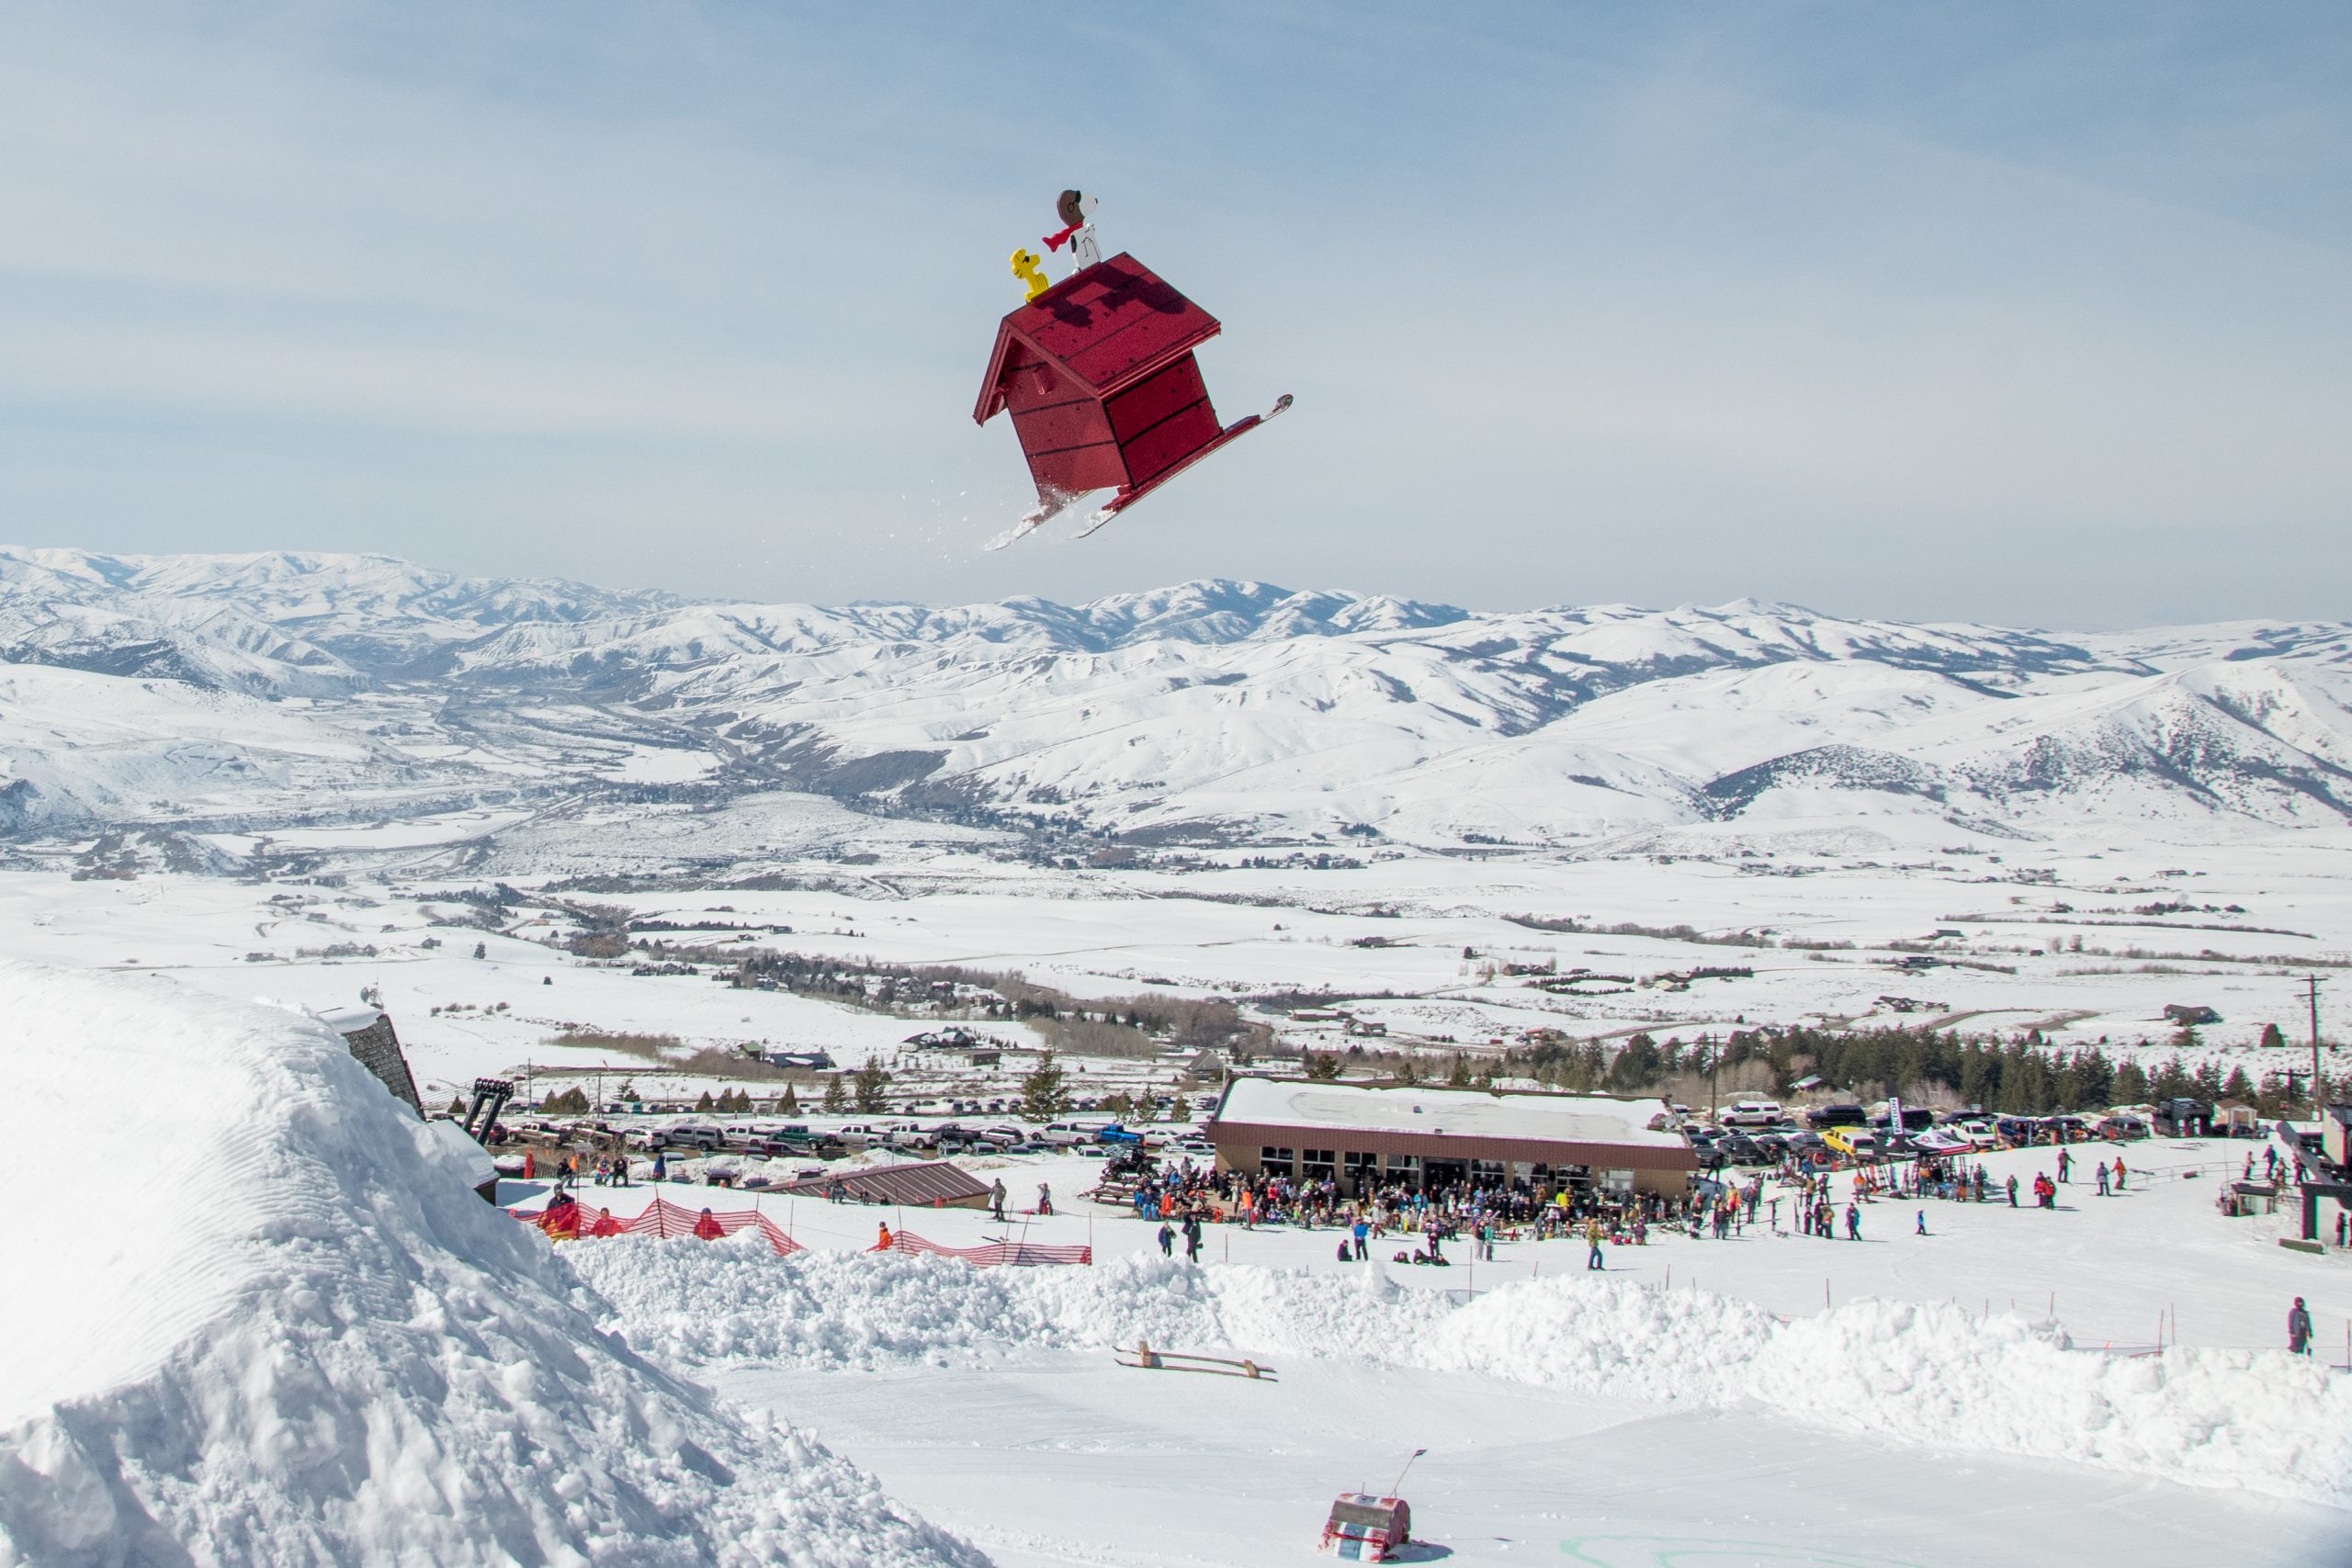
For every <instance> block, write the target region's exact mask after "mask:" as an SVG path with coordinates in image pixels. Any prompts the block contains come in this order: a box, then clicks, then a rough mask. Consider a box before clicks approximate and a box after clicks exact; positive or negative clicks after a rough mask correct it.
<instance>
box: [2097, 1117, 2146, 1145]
mask: <svg viewBox="0 0 2352 1568" xmlns="http://www.w3.org/2000/svg"><path fill="white" fill-rule="evenodd" d="M2098 1135H2099V1136H2100V1137H2102V1138H2113V1139H2116V1140H2118V1141H2121V1140H2124V1139H2129V1138H2144V1137H2146V1136H2147V1135H2148V1123H2147V1122H2144V1121H2143V1120H2142V1119H2141V1118H2139V1117H2137V1116H2109V1117H2107V1118H2105V1119H2103V1120H2102V1121H2101V1122H2099V1124H2098Z"/></svg>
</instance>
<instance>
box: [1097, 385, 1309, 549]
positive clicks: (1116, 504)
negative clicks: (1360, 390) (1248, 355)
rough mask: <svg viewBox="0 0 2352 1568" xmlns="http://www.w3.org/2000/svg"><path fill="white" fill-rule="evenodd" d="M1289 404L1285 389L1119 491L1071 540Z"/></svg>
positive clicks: (1106, 520)
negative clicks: (1173, 463) (1181, 457)
mask: <svg viewBox="0 0 2352 1568" xmlns="http://www.w3.org/2000/svg"><path fill="white" fill-rule="evenodd" d="M1290 405H1291V395H1290V394H1289V393H1288V392H1284V393H1283V395H1282V396H1281V397H1279V398H1276V399H1275V400H1274V406H1273V407H1272V408H1270V409H1268V410H1267V411H1266V412H1264V413H1259V414H1251V415H1250V417H1249V418H1248V419H1245V420H1242V421H1241V422H1240V423H1238V424H1234V425H1232V426H1230V427H1228V428H1227V430H1226V431H1225V432H1224V433H1223V434H1220V435H1219V436H1217V438H1216V440H1214V441H1212V442H1209V443H1208V444H1207V445H1206V446H1203V447H1202V448H1201V449H1200V450H1199V451H1197V452H1195V453H1193V455H1192V457H1187V458H1185V459H1184V461H1183V462H1182V463H1179V464H1177V465H1176V466H1175V468H1170V469H1168V470H1167V471H1166V472H1164V473H1160V474H1158V475H1155V476H1154V477H1153V478H1152V479H1149V480H1148V481H1146V482H1145V483H1144V484H1143V485H1142V486H1141V487H1140V488H1138V489H1136V490H1132V491H1121V492H1120V493H1119V495H1118V496H1117V497H1115V498H1114V500H1113V501H1112V502H1111V504H1110V505H1108V506H1106V507H1104V508H1103V509H1102V510H1101V511H1100V512H1097V513H1094V514H1093V515H1092V516H1091V517H1089V518H1087V520H1086V522H1085V524H1084V525H1081V526H1080V528H1079V530H1078V531H1077V532H1076V533H1075V534H1072V535H1071V536H1070V537H1071V538H1073V539H1083V538H1085V537H1087V536H1090V535H1091V534H1093V533H1095V532H1096V531H1097V530H1099V529H1100V528H1101V527H1102V526H1103V525H1104V524H1105V523H1108V522H1109V521H1111V519H1112V518H1114V517H1116V516H1117V515H1118V514H1119V513H1122V512H1125V510H1126V509H1127V508H1128V507H1130V506H1133V505H1134V504H1135V503H1136V502H1138V501H1141V500H1142V499H1143V498H1144V497H1145V496H1146V495H1148V494H1149V493H1150V492H1151V491H1154V490H1157V489H1158V488H1159V486H1160V485H1161V484H1162V483H1164V482H1165V481H1167V480H1168V479H1172V478H1174V477H1175V475H1176V474H1177V472H1178V471H1179V470H1181V469H1182V468H1189V467H1191V466H1192V465H1193V463H1194V462H1197V461H1198V460H1199V459H1201V458H1202V457H1206V456H1207V455H1208V454H1209V453H1211V452H1214V451H1216V449H1217V448H1218V447H1219V446H1224V445H1225V444H1226V443H1227V442H1228V441H1230V440H1232V439H1233V438H1234V437H1235V436H1237V435H1242V434H1248V433H1249V432H1250V431H1252V430H1255V429H1257V428H1258V426H1260V425H1261V424H1263V423H1266V422H1267V421H1268V420H1270V419H1272V418H1273V417H1274V416H1275V415H1277V414H1279V413H1281V412H1283V411H1284V410H1285V409H1288V408H1289V407H1290Z"/></svg>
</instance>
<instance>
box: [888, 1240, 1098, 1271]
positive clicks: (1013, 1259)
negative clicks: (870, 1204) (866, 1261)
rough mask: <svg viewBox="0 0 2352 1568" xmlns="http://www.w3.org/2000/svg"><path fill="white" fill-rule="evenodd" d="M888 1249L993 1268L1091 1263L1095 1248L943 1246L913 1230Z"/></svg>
mask: <svg viewBox="0 0 2352 1568" xmlns="http://www.w3.org/2000/svg"><path fill="white" fill-rule="evenodd" d="M865 1250H866V1251H868V1252H881V1251H884V1250H885V1248H883V1247H880V1246H879V1245H876V1246H874V1247H867V1248H866V1249H865ZM888 1251H891V1252H909V1253H923V1252H928V1253H933V1254H935V1255H936V1256H938V1257H941V1258H962V1259H963V1260H964V1261H965V1262H967V1263H973V1264H978V1266H979V1267H981V1268H983V1269H987V1268H991V1267H993V1266H995V1265H997V1264H1000V1263H1010V1264H1012V1266H1014V1267H1015V1268H1021V1269H1027V1268H1034V1267H1035V1266H1036V1265H1038V1264H1041V1263H1091V1262H1093V1261H1094V1249H1093V1248H1092V1247H1049V1246H1047V1245H1046V1244H1045V1243H1043V1242H1034V1241H992V1242H989V1244H988V1245H987V1246H985V1247H942V1246H940V1245H939V1244H938V1243H937V1242H934V1241H925V1240H923V1238H922V1237H921V1236H919V1235H915V1234H914V1233H913V1232H911V1231H898V1232H895V1233H893V1234H892V1235H891V1237H890V1245H889V1247H888Z"/></svg>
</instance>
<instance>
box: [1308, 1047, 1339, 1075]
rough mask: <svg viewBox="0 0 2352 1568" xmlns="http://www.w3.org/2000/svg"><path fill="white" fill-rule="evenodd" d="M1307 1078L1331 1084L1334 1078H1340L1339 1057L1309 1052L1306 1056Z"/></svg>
mask: <svg viewBox="0 0 2352 1568" xmlns="http://www.w3.org/2000/svg"><path fill="white" fill-rule="evenodd" d="M1306 1076H1307V1077H1310V1078H1314V1079H1317V1081H1319V1082H1323V1083H1329V1082H1330V1081H1331V1080H1332V1079H1333V1078H1336V1077H1339V1076H1340V1058H1339V1057H1337V1056H1332V1055H1324V1054H1322V1053H1320V1052H1312V1051H1310V1052H1308V1053H1307V1056H1306Z"/></svg>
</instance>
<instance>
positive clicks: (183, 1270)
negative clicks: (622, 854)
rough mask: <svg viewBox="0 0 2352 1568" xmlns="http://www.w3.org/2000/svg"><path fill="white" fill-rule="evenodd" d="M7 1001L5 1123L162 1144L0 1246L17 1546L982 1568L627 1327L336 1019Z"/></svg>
mask: <svg viewBox="0 0 2352 1568" xmlns="http://www.w3.org/2000/svg"><path fill="white" fill-rule="evenodd" d="M0 1017H5V1018H6V1019H7V1021H8V1026H7V1028H6V1030H5V1031H0V1070H5V1071H6V1076H7V1077H8V1080H9V1082H10V1083H11V1084H12V1085H15V1086H17V1088H16V1089H14V1090H13V1091H12V1093H11V1094H10V1095H9V1096H7V1097H6V1098H5V1099H0V1144H5V1146H7V1147H9V1148H13V1149H19V1150H23V1149H38V1148H42V1147H46V1146H50V1145H52V1144H53V1142H54V1140H55V1139H56V1137H57V1136H58V1135H59V1134H60V1131H61V1130H66V1131H86V1130H92V1129H103V1130H104V1132H105V1134H106V1135H107V1140H108V1142H109V1144H110V1145H113V1146H115V1147H118V1148H119V1149H123V1150H128V1151H135V1153H136V1155H137V1157H136V1158H135V1159H120V1160H105V1161H97V1160H94V1161H92V1162H91V1166H90V1168H89V1169H88V1170H86V1171H85V1172H84V1173H82V1179H81V1181H80V1185H79V1189H78V1190H79V1191H80V1193H81V1194H82V1195H83V1198H84V1200H85V1201H82V1202H80V1203H77V1204H54V1205H40V1204H31V1205H26V1206H23V1207H22V1208H20V1209H18V1210H17V1211H16V1212H14V1213H11V1215H10V1223H9V1227H8V1234H7V1236H6V1241H5V1243H0V1248H5V1251H6V1256H7V1258H8V1260H9V1264H10V1277H11V1278H12V1280H15V1281H16V1284H17V1288H15V1289H12V1290H10V1291H8V1292H6V1294H5V1296H0V1335H5V1342H6V1344H7V1345H8V1346H9V1348H10V1353H9V1354H8V1355H7V1356H6V1357H0V1565H6V1568H15V1565H17V1564H26V1563H40V1564H44V1565H49V1564H59V1565H66V1568H75V1565H81V1564H90V1565H93V1568H96V1565H98V1564H119V1563H123V1562H179V1563H188V1564H210V1563H294V1562H301V1563H310V1562H358V1561H368V1562H434V1563H439V1564H461V1565H462V1564H477V1563H479V1564H485V1565H487V1564H492V1563H514V1562H538V1563H566V1564H590V1563H605V1562H612V1563H618V1562H628V1563H632V1564H636V1563H651V1564H666V1563H677V1564H685V1563H704V1562H721V1563H733V1562H743V1563H751V1562H790V1563H794V1564H801V1565H808V1568H817V1565H832V1564H843V1565H846V1564H850V1563H859V1564H865V1563H898V1564H909V1565H914V1564H942V1563H959V1564H960V1563H976V1562H978V1561H979V1559H978V1557H977V1555H976V1554H974V1553H973V1552H971V1551H970V1550H969V1549H968V1548H967V1547H965V1546H963V1545H962V1544H960V1543H959V1542H957V1541H956V1540H953V1539H951V1538H949V1537H947V1536H944V1535H943V1534H941V1533H940V1532H938V1531H936V1530H934V1529H931V1528H930V1527H929V1526H927V1525H924V1524H923V1523H922V1522H921V1521H920V1520H918V1519H915V1518H913V1517H910V1516H909V1515H908V1514H906V1513H904V1512H903V1511H902V1510H900V1509H899V1508H897V1507H896V1506H893V1505H892V1504H890V1503H889V1502H888V1500H887V1499H886V1498H884V1497H883V1496H882V1495H881V1494H880V1493H879V1491H878V1489H877V1488H876V1485H875V1483H874V1482H873V1481H872V1479H871V1478H870V1477H868V1476H866V1475H865V1473H863V1472H860V1471H858V1470H856V1469H855V1468H854V1467H853V1466H851V1465H849V1464H848V1463H846V1462H845V1461H842V1460H840V1459H838V1458H836V1457H834V1456H833V1455H831V1454H830V1453H828V1452H826V1451H825V1450H823V1449H822V1448H820V1447H819V1446H817V1445H816V1444H814V1443H812V1442H810V1441H809V1440H807V1439H806V1438H803V1437H801V1436H800V1435H798V1434H797V1433H795V1432H793V1431H791V1430H790V1429H788V1428H786V1427H780V1426H775V1425H774V1424H772V1423H762V1422H755V1421H752V1420H751V1419H749V1418H746V1417H744V1416H741V1415H739V1414H738V1413H735V1412H732V1411H731V1410H729V1409H728V1408H727V1407H724V1406H722V1405H720V1404H718V1402H716V1401H715V1400H713V1399H712V1398H711V1397H710V1396H709V1395H708V1394H707V1393H705V1392H704V1391H702V1390H699V1389H697V1388H695V1386H693V1385H691V1384H688V1383H686V1382H682V1381H681V1380H679V1379H678V1378H677V1377H676V1376H675V1375H674V1374H673V1373H671V1372H668V1371H663V1370H662V1369H660V1368H657V1367H655V1366H653V1365H651V1364H650V1363H649V1362H647V1361H646V1360H644V1359H641V1358H640V1357H639V1356H638V1355H636V1354H635V1353H634V1352H632V1351H630V1350H629V1349H628V1348H627V1347H626V1346H624V1345H623V1344H621V1343H620V1342H619V1341H618V1340H616V1339H615V1338H614V1337H610V1336H608V1335H606V1334H605V1333H604V1332H602V1331H601V1330H600V1329H599V1328H598V1327H597V1326H596V1325H595V1324H594V1321H593V1320H592V1319H591V1317H590V1315H589V1313H588V1311H587V1310H586V1309H587V1308H588V1307H590V1306H593V1305H594V1304H595V1303H593V1301H591V1299H590V1298H588V1297H586V1296H585V1295H584V1294H582V1293H580V1292H578V1291H577V1288H576V1284H575V1282H574V1281H573V1280H572V1279H571V1276H570V1275H569V1274H568V1273H567V1272H566V1271H565V1270H564V1269H562V1267H561V1266H560V1264H558V1263H557V1262H556V1261H555V1260H554V1259H553V1258H551V1257H550V1256H549V1254H548V1248H547V1245H546V1243H545V1242H544V1241H542V1240H541V1239H540V1238H539V1237H538V1236H537V1235H536V1233H530V1232H526V1231H524V1230H523V1229H522V1227H520V1226H518V1225H516V1224H515V1223H514V1222H513V1221H511V1220H509V1219H507V1218H505V1217H504V1216H503V1215H502V1214H499V1213H496V1212H495V1211H493V1210H492V1209H491V1208H489V1207H488V1206H487V1205H485V1204H484V1203H483V1202H482V1201H481V1200H480V1199H479V1198H477V1197H476V1196H475V1195H474V1194H473V1192H472V1191H471V1190H469V1188H468V1186H467V1185H466V1183H467V1176H466V1174H465V1173H464V1171H463V1170H461V1169H459V1168H458V1166H457V1163H456V1161H455V1160H454V1158H453V1157H452V1156H450V1154H449V1153H448V1151H447V1147H446V1145H442V1144H441V1143H440V1141H439V1140H438V1139H435V1138H434V1137H431V1136H430V1135H428V1134H427V1132H426V1129H425V1128H424V1126H423V1125H422V1124H420V1123H419V1122H416V1120H415V1119H414V1117H413V1115H411V1114H410V1113H409V1112H408V1111H405V1110H403V1109H402V1108H401V1107H400V1106H399V1105H398V1104H397V1103H396V1102H395V1101H394V1100H392V1099H391V1098H390V1096H389V1095H388V1094H386V1093H385V1092H384V1090H383V1089H382V1088H381V1087H380V1086H379V1084H377V1082H376V1081H375V1080H374V1079H373V1078H372V1077H369V1076H368V1074H367V1072H366V1071H365V1070H364V1069H363V1068H361V1067H360V1066H358V1064H357V1063H356V1062H355V1061H353V1060H352V1059H351V1057H350V1055H349V1054H348V1052H347V1051H346V1050H345V1047H344V1045H343V1043H342V1042H341V1041H340V1040H339V1039H337V1038H336V1037H335V1036H334V1034H332V1033H330V1032H327V1031H326V1030H325V1029H324V1028H323V1027H322V1026H321V1025H319V1024H317V1023H315V1022H313V1021H310V1020H308V1019H305V1018H302V1017H300V1016H294V1015H289V1014H287V1013H284V1012H278V1011H272V1010H266V1009H254V1008H249V1007H238V1006H233V1005H231V1004H227V1003H223V1002H220V1001H215V1000H210V999H208V998H202V997H199V996H196V995H192V994H189V993H187V992H185V991H183V990H181V989H180V988H179V987H175V986H174V985H172V984H170V983H169V982H166V981H163V980H159V979H121V978H107V977H101V976H92V975H86V974H65V973H59V972H53V971H46V970H41V969H38V968H35V967H32V966H29V965H25V964H0ZM157 1172H163V1173H168V1175H169V1177H170V1179H171V1181H172V1184H173V1185H172V1194H173V1195H172V1199H171V1201H161V1200H160V1199H159V1198H158V1197H157V1195H156V1194H155V1192H154V1191H153V1190H152V1187H151V1185H150V1184H151V1182H152V1179H153V1175H154V1174H155V1173H157Z"/></svg>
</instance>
